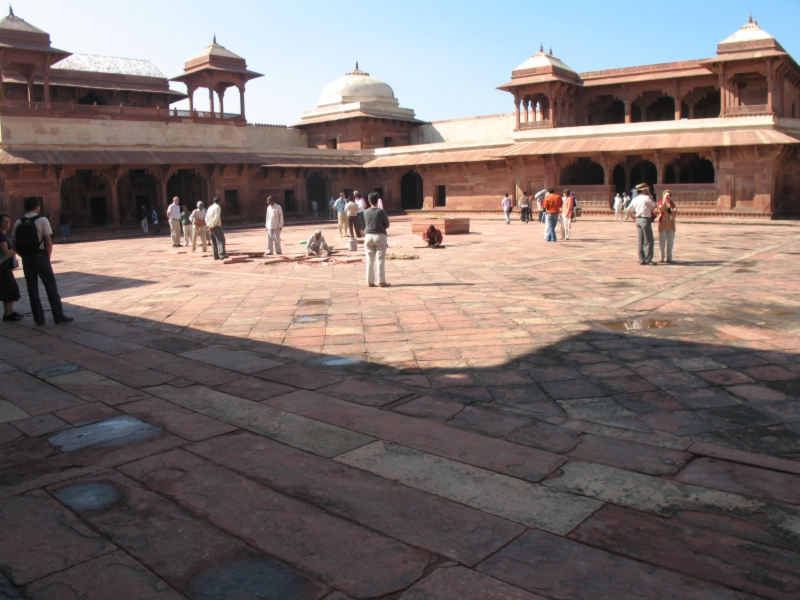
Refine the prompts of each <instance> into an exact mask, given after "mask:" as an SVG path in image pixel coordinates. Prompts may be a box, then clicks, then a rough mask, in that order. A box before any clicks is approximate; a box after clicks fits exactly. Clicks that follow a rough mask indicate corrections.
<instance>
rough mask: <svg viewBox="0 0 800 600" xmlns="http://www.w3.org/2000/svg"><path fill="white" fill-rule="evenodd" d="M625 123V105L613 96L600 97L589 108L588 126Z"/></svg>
mask: <svg viewBox="0 0 800 600" xmlns="http://www.w3.org/2000/svg"><path fill="white" fill-rule="evenodd" d="M624 122H625V104H623V103H622V101H621V100H616V99H615V98H614V97H613V96H600V97H598V98H595V99H594V100H592V101H591V102H590V103H589V106H588V107H587V125H609V124H612V123H624Z"/></svg>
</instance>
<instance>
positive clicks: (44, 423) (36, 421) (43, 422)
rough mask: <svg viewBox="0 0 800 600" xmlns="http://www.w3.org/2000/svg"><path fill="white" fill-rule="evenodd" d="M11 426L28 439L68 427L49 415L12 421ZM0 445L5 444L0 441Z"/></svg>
mask: <svg viewBox="0 0 800 600" xmlns="http://www.w3.org/2000/svg"><path fill="white" fill-rule="evenodd" d="M12 425H14V427H16V428H17V429H19V430H20V431H21V432H22V433H24V434H25V435H27V436H28V437H39V436H40V435H47V434H48V433H53V432H54V431H59V430H61V429H65V428H67V427H69V424H68V423H65V422H64V421H62V420H61V419H59V418H58V417H56V416H53V415H51V414H49V413H45V414H43V415H37V416H35V417H28V418H27V419H20V420H19V421H13V422H12ZM0 440H2V438H1V437H0ZM0 443H5V442H3V441H0Z"/></svg>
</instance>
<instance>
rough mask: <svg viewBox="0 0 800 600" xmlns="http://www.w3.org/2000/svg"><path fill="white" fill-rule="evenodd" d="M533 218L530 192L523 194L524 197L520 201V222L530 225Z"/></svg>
mask: <svg viewBox="0 0 800 600" xmlns="http://www.w3.org/2000/svg"><path fill="white" fill-rule="evenodd" d="M530 217H531V197H530V196H528V192H522V197H521V198H520V199H519V220H520V221H522V222H523V223H525V224H526V225H527V224H528V221H530Z"/></svg>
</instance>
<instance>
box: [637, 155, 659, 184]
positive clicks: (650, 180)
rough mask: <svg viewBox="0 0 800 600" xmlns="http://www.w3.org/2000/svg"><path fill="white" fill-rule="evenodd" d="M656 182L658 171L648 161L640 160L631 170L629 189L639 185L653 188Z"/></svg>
mask: <svg viewBox="0 0 800 600" xmlns="http://www.w3.org/2000/svg"><path fill="white" fill-rule="evenodd" d="M657 180H658V169H657V168H656V166H655V165H654V164H653V163H651V162H650V161H649V160H642V161H639V162H638V163H636V164H635V165H634V166H633V168H631V188H635V187H636V186H637V185H639V184H640V183H646V184H648V185H650V186H654V185H655V184H656V182H657Z"/></svg>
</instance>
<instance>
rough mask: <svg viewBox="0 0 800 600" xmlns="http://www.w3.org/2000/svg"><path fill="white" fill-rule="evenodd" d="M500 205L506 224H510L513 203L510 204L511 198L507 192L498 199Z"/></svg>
mask: <svg viewBox="0 0 800 600" xmlns="http://www.w3.org/2000/svg"><path fill="white" fill-rule="evenodd" d="M500 205H501V206H502V207H503V214H504V215H505V217H506V225H511V209H512V208H513V206H514V205H513V204H512V202H511V198H509V196H508V194H506V195H505V196H504V197H503V199H502V200H501V201H500Z"/></svg>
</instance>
